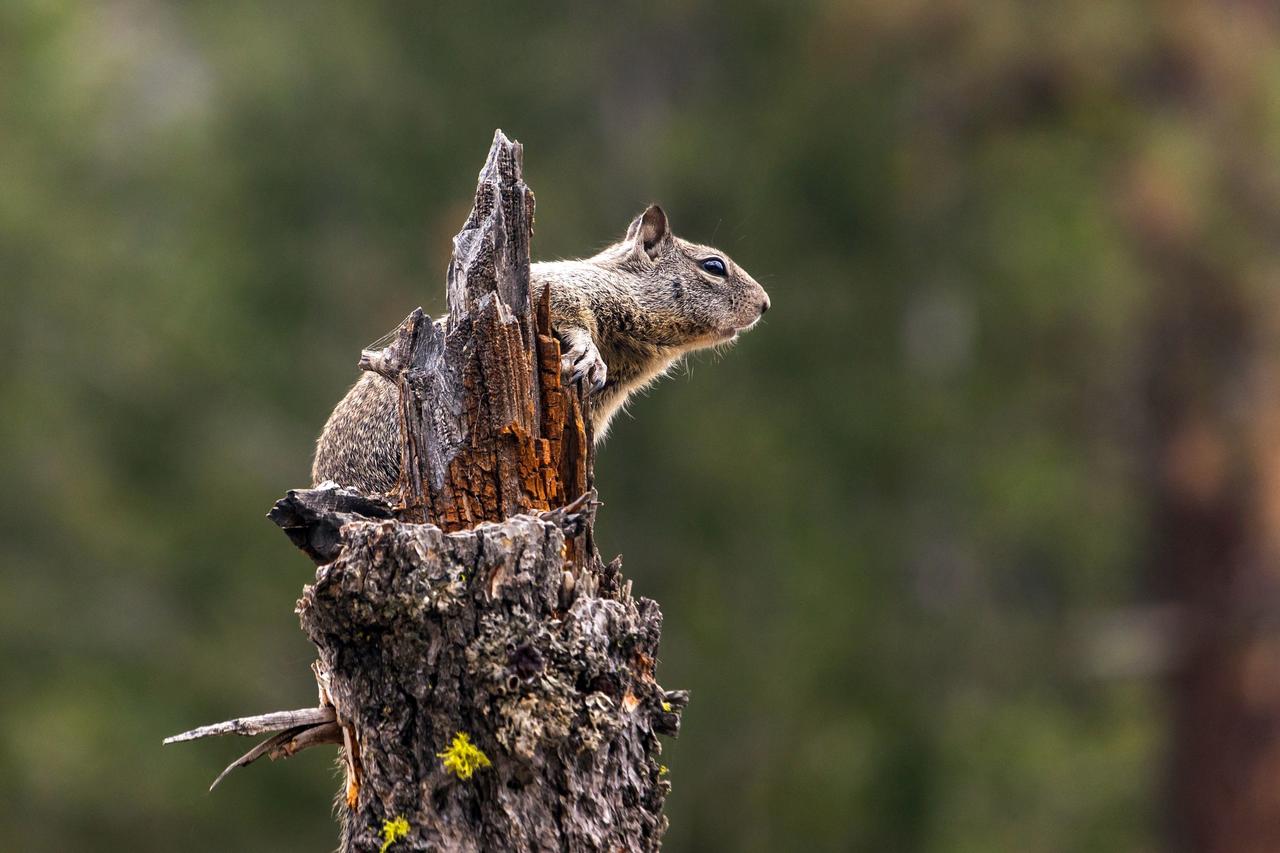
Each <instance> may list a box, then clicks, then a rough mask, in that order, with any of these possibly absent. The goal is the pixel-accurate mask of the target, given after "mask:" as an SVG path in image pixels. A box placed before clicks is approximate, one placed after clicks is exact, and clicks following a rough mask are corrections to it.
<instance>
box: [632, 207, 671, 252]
mask: <svg viewBox="0 0 1280 853" xmlns="http://www.w3.org/2000/svg"><path fill="white" fill-rule="evenodd" d="M626 239H627V241H628V242H631V243H634V244H635V252H636V254H637V255H643V256H645V257H647V258H648V259H649V260H654V259H656V258H657V257H658V256H659V255H661V254H662V253H663V251H665V250H666V248H667V245H668V244H669V243H670V242H671V225H670V223H669V222H668V221H667V214H666V213H665V212H664V211H663V209H662V208H661V207H659V206H658V205H656V204H651V205H649V206H648V207H647V208H646V209H645V212H644V213H642V214H640V215H639V216H637V217H636V218H635V221H634V222H632V223H631V227H630V228H628V229H627V238H626Z"/></svg>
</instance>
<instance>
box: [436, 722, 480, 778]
mask: <svg viewBox="0 0 1280 853" xmlns="http://www.w3.org/2000/svg"><path fill="white" fill-rule="evenodd" d="M436 758H440V759H443V760H442V761H441V763H442V764H443V765H444V769H445V770H448V771H451V772H453V773H456V774H458V778H459V779H461V780H462V781H464V782H465V781H466V780H468V779H470V778H471V774H473V773H475V772H476V771H477V770H479V769H480V768H481V767H489V766H490V764H491V762H490V761H489V756H487V755H485V754H484V753H483V752H481V751H480V748H479V747H477V746H476V745H475V744H473V743H472V742H471V738H469V737H467V735H466V732H458V733H457V734H456V735H454V736H453V743H452V744H450V745H449V748H448V749H446V750H445V751H444V752H437V753H436Z"/></svg>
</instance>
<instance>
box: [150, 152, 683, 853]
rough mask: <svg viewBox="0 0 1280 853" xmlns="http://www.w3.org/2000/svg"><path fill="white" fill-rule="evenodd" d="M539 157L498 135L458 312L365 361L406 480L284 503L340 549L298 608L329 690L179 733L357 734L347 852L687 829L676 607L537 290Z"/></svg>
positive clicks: (645, 841) (313, 548)
mask: <svg viewBox="0 0 1280 853" xmlns="http://www.w3.org/2000/svg"><path fill="white" fill-rule="evenodd" d="M521 169H522V149H521V146H520V145H519V144H518V143H515V142H512V141H510V140H508V139H507V138H506V136H504V135H503V134H502V132H501V131H498V132H497V133H496V134H495V136H494V141H493V146H492V148H491V149H490V151H489V157H488V161H487V162H486V163H485V166H484V169H483V170H482V171H481V172H480V180H479V185H478V187H477V190H476V201H475V207H474V209H473V210H472V212H471V215H470V216H469V217H468V219H467V222H466V225H465V226H464V227H463V230H462V231H461V232H460V233H459V234H458V236H457V237H456V238H455V240H454V253H453V259H452V261H451V262H450V265H449V273H448V282H447V288H448V304H449V312H450V313H449V316H448V318H447V319H445V320H442V321H439V322H432V321H431V320H430V318H428V317H427V316H426V315H425V314H423V313H422V311H421V309H419V310H417V311H415V312H413V313H412V314H410V315H409V317H407V318H406V319H405V321H404V322H403V323H402V324H401V326H400V328H399V329H398V330H397V332H396V334H395V336H394V339H393V341H392V343H391V344H390V346H388V347H387V348H386V349H383V350H380V351H373V352H365V353H364V354H363V355H362V357H361V360H360V364H361V367H362V368H364V369H367V370H373V371H376V372H377V373H379V374H381V375H382V376H384V377H386V378H387V379H389V380H391V381H393V382H395V383H396V385H397V386H398V388H399V391H400V414H401V439H402V458H401V463H402V464H401V475H400V480H399V482H398V484H397V486H396V489H395V490H394V491H393V493H392V494H391V495H387V496H380V495H362V494H358V493H355V492H351V491H349V490H346V489H341V488H338V487H337V486H336V485H334V484H332V483H327V484H322V485H321V486H320V487H318V488H314V489H307V490H298V491H291V492H289V493H288V495H287V496H286V497H285V498H284V499H282V500H280V501H279V502H277V504H276V506H275V508H274V509H273V510H272V512H271V513H270V517H271V518H272V520H273V521H275V522H276V523H277V524H279V525H280V526H281V527H282V528H283V529H284V530H285V532H286V534H288V536H289V537H290V539H291V540H292V541H293V542H294V543H295V544H297V545H298V546H299V547H300V548H301V549H302V550H303V551H305V552H306V553H307V554H308V555H309V556H311V557H312V559H313V560H315V561H316V563H317V564H319V568H318V569H317V571H316V579H315V583H313V584H311V585H309V586H307V587H306V588H305V589H304V590H303V594H302V598H301V600H299V602H298V605H297V613H298V615H299V617H300V619H301V623H302V627H303V630H304V631H305V632H306V634H307V636H308V637H310V639H311V640H312V642H314V643H315V645H316V648H317V649H318V651H319V660H318V662H317V664H316V666H315V670H316V675H317V678H318V680H319V683H320V692H321V703H320V704H321V708H320V709H316V710H315V711H306V712H292V713H290V714H275V715H264V716H263V717H259V718H252V719H249V720H237V721H231V722H230V723H227V724H220V726H214V727H207V728H206V729H202V730H196V731H195V732H191V733H187V734H186V735H180V736H178V739H189V738H191V737H199V736H203V735H205V734H213V733H221V732H224V731H237V732H240V733H244V731H246V730H250V729H251V730H252V731H253V732H254V733H261V732H263V731H271V730H281V731H280V733H279V734H277V735H276V736H274V737H273V738H271V739H270V740H268V741H266V742H264V743H263V744H261V745H259V747H257V748H255V750H254V751H251V752H250V753H249V754H248V755H246V756H244V758H242V759H241V760H240V761H239V762H237V764H235V765H233V766H232V767H233V768H234V767H235V766H239V765H240V764H243V763H248V762H249V761H252V760H254V759H255V758H257V757H258V756H259V755H262V754H266V755H270V756H271V757H273V758H274V757H280V756H286V755H289V754H291V753H292V752H293V751H295V750H296V749H300V748H304V747H306V746H311V745H314V744H315V743H318V742H334V741H339V740H340V741H341V742H342V743H343V749H344V759H345V761H346V764H347V771H348V785H347V790H346V795H345V797H344V798H343V799H342V803H341V804H340V805H339V809H340V810H342V811H343V812H344V814H343V828H342V850H344V851H353V853H354V852H355V851H359V852H360V853H365V851H375V853H379V852H380V853H386V851H396V850H506V849H518V850H575V851H576V850H656V849H657V848H658V847H659V845H660V842H661V838H662V833H663V831H664V829H665V827H666V818H665V817H663V815H662V806H663V801H664V799H665V797H666V794H667V792H668V790H669V784H668V783H667V782H666V781H665V780H664V779H663V778H662V776H663V774H664V773H665V768H663V767H662V766H661V765H660V764H659V762H658V756H659V754H660V752H661V744H660V742H659V740H658V735H660V734H666V735H675V734H677V733H678V730H679V725H680V712H681V711H682V710H683V708H684V706H685V704H686V702H687V694H685V693H683V692H668V691H664V690H663V689H662V688H661V687H659V686H658V684H657V682H656V681H655V680H654V670H655V666H656V660H657V650H658V641H659V635H660V631H661V625H662V615H661V613H660V612H659V609H658V606H657V604H656V603H654V602H653V601H650V600H648V599H645V598H633V597H632V595H631V584H630V583H629V582H626V581H624V580H623V578H622V576H621V573H620V571H619V563H620V561H619V560H614V561H613V562H612V563H610V564H609V565H604V564H603V562H602V561H601V559H600V556H599V554H598V552H597V551H596V548H595V544H594V539H593V535H592V527H593V524H594V520H595V511H596V506H597V503H596V500H595V491H594V489H593V477H592V461H593V459H592V440H591V435H590V420H589V418H587V417H584V414H583V412H584V405H589V402H587V403H584V399H583V396H582V389H581V388H567V387H564V386H563V385H562V381H561V372H560V346H559V342H558V341H557V340H556V338H555V336H554V334H553V333H552V330H551V328H550V322H549V316H548V302H547V297H546V294H545V293H541V294H540V293H531V291H530V277H529V244H530V240H531V238H532V233H533V230H532V222H533V203H534V200H533V194H532V193H531V192H530V191H529V188H528V187H527V186H526V185H525V184H524V181H523V178H522V174H521ZM299 715H302V716H301V717H300V716H299ZM307 715H310V716H307ZM268 718H270V720H271V721H276V720H277V719H278V720H282V721H283V722H280V723H276V724H274V727H273V726H272V724H270V723H268V722H264V721H266V720H268ZM299 719H305V720H307V722H303V723H300V724H295V723H298V720H299ZM286 724H290V725H292V727H291V728H284V726H285V725H286ZM171 740H172V739H171ZM228 769H229V770H230V769H232V768H228ZM215 784H216V783H215Z"/></svg>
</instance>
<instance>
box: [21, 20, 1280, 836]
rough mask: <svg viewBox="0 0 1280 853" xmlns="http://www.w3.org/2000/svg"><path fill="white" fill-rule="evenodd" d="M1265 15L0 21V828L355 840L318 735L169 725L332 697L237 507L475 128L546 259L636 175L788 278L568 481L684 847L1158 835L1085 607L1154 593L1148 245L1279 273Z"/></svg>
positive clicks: (707, 231)
mask: <svg viewBox="0 0 1280 853" xmlns="http://www.w3.org/2000/svg"><path fill="white" fill-rule="evenodd" d="M1271 15H1272V13H1271V12H1270V11H1268V10H1267V9H1266V7H1265V5H1264V4H1250V3H1223V4H1221V5H1220V6H1219V7H1218V9H1217V11H1216V12H1208V11H1204V10H1203V7H1202V6H1201V5H1200V4H1195V3H1141V2H1133V3H1095V2H1085V0H1069V2H1064V3H1059V4H1039V3H1019V2H1013V0H990V2H988V0H941V2H939V0H933V2H923V0H906V2H894V3H885V2H862V0H844V2H840V0H800V2H795V1H794V0H792V1H791V2H782V1H781V0H741V2H734V3H726V4H716V3H710V2H700V0H670V1H669V2H667V0H653V2H648V3H643V4H637V5H630V4H628V5H623V6H614V5H611V4H594V3H585V2H582V3H576V4H573V3H570V4H550V3H547V4H543V3H524V2H513V0H508V1H507V2H493V3H484V2H439V3H431V4H425V3H407V2H401V3H276V4H263V3H248V2H239V0H221V2H184V3H180V4H179V3H173V4H165V3H160V2H149V0H99V2H92V3H69V2H57V0H8V2H4V3H3V4H0V296H2V300H3V301H2V302H0V341H2V342H3V343H2V344H0V346H3V347H4V352H5V354H6V356H7V357H6V359H5V362H6V365H7V369H6V370H5V371H4V373H3V374H2V375H0V447H2V448H3V450H0V479H2V480H3V484H4V487H3V497H2V498H0V651H3V654H2V655H0V847H2V848H3V849H6V850H41V851H42V850H50V851H80V850H134V851H152V850H154V851H170V850H179V849H180V850H184V851H187V853H198V851H225V850H244V851H312V850H326V849H331V848H332V846H333V845H334V843H335V839H336V827H335V824H334V821H333V819H332V817H331V813H330V807H331V801H332V799H333V796H334V793H335V792H336V790H337V788H338V776H337V774H336V770H335V765H334V756H333V754H332V753H331V752H328V751H324V750H315V751H312V752H310V753H306V754H303V755H301V756H299V757H297V758H295V759H292V760H290V761H288V762H284V763H281V764H277V765H255V766H254V767H252V768H250V769H249V770H247V771H242V772H241V773H239V774H237V775H236V776H233V777H231V778H230V779H229V780H228V781H227V782H226V783H224V785H223V786H222V787H220V788H219V789H218V790H217V791H216V792H214V793H213V794H206V793H205V788H206V787H207V785H208V783H209V781H210V780H211V779H212V777H213V776H214V775H215V774H216V773H217V772H218V771H219V770H220V769H221V768H222V766H223V765H224V764H225V763H227V762H228V761H230V760H231V759H232V758H233V757H235V755H237V754H239V752H240V751H241V750H243V749H244V748H245V747H246V746H247V745H246V744H245V743H243V742H240V741H236V742H234V743H233V742H229V741H221V742H218V741H213V742H208V741H207V742H201V743H198V744H195V745H185V746H182V747H169V748H164V749H162V748H161V747H160V740H161V738H162V737H163V736H165V735H168V734H172V733H174V732H178V731H181V730H183V729H186V728H189V727H191V726H194V725H197V724H200V723H204V722H209V721H213V720H220V719H225V718H228V717H231V716H234V715H238V714H246V713H254V712H261V711H266V710H273V709H278V708H293V707H300V706H304V705H307V704H308V703H309V702H311V701H312V700H313V698H314V693H315V688H314V683H313V679H312V676H311V673H310V671H309V669H308V666H309V663H310V662H311V660H312V653H311V649H310V646H309V644H308V643H307V641H306V640H305V639H304V637H303V636H302V634H301V632H300V631H299V629H298V626H297V621H296V617H295V616H294V615H293V613H292V607H293V602H294V600H295V599H296V597H297V595H298V593H299V591H300V589H301V586H302V585H303V584H304V583H305V582H307V581H308V579H309V578H310V577H311V576H312V571H311V566H310V563H309V562H308V561H307V560H306V558H305V557H303V556H302V555H301V554H299V553H298V552H297V551H296V550H295V549H294V548H293V547H292V546H291V545H289V543H288V542H287V541H286V539H285V537H283V536H282V535H280V533H279V531H278V530H276V529H275V528H274V526H273V525H271V524H270V523H269V522H268V521H267V520H266V519H265V518H264V513H265V512H266V511H267V509H269V508H270V506H271V504H272V502H273V501H274V500H275V499H276V498H277V497H279V496H280V495H282V494H283V492H284V491H285V490H286V489H288V488H291V487H298V486H303V485H306V484H307V482H308V475H309V464H310V457H311V449H312V443H313V441H314V438H315V436H316V434H317V433H318V431H319V428H320V426H321V425H322V423H323V422H324V419H325V417H326V416H327V414H328V412H329V410H330V408H331V407H332V406H333V404H334V403H335V402H336V401H337V400H338V399H339V397H340V396H341V395H342V393H343V392H344V390H345V388H346V387H347V386H348V385H349V384H350V383H351V382H352V381H354V379H355V377H356V370H355V362H356V358H357V356H358V354H359V351H360V349H361V347H362V346H364V345H366V344H368V343H369V342H371V341H373V340H374V339H376V338H378V337H379V336H381V335H382V334H383V333H384V332H386V331H388V330H390V329H391V328H393V327H394V326H395V324H396V323H397V322H398V321H399V320H400V319H401V318H402V317H403V316H404V315H405V314H406V313H408V311H409V310H410V309H412V308H413V307H415V306H417V305H420V304H421V305H423V306H424V307H425V308H426V309H427V310H428V311H429V312H432V313H434V312H438V311H440V310H441V309H442V305H443V276H444V268H445V264H446V261H447V258H448V254H449V249H450V238H451V237H452V235H453V234H454V233H455V232H456V231H457V229H458V228H459V227H460V225H461V223H462V221H463V219H464V217H465V215H466V212H467V210H468V208H469V206H470V203H471V197H472V192H473V189H474V181H475V175H476V172H477V171H478V169H479V167H480V165H481V164H482V161H483V158H484V155H485V152H486V150H487V147H488V144H489V141H490V138H491V136H492V133H493V130H494V128H495V127H501V128H503V129H504V130H505V131H506V132H507V133H508V134H510V135H511V136H512V137H513V138H516V139H519V140H520V141H521V142H522V143H523V144H524V146H525V164H526V174H527V179H528V181H529V183H530V185H531V186H532V187H533V189H534V191H535V193H536V195H537V233H536V238H535V242H534V255H535V258H542V259H550V258H557V257H576V256H582V255H584V254H587V253H590V252H593V251H594V250H595V249H597V248H598V247H600V246H602V245H604V244H606V243H608V242H610V241H612V240H614V239H617V238H618V237H619V236H620V235H621V233H622V231H623V230H624V229H625V227H626V224H627V222H628V221H629V219H630V218H631V217H632V216H634V215H635V214H636V213H637V212H639V211H640V210H641V209H643V206H644V205H645V204H647V203H648V202H650V201H655V200H656V201H660V202H661V203H662V204H663V205H664V206H665V207H666V209H667V211H668V212H669V214H670V216H671V219H672V223H673V226H674V228H675V230H676V233H678V234H681V235H682V236H686V237H688V238H690V239H694V240H697V241H700V242H709V243H713V244H715V245H718V246H721V247H722V248H724V249H725V250H726V251H727V252H728V253H729V254H731V255H732V256H733V257H734V259H735V260H737V261H738V262H739V263H741V264H742V265H743V266H744V267H745V268H746V269H748V270H749V271H751V273H752V274H753V275H754V276H755V277H756V278H757V279H758V280H759V281H761V282H762V283H763V284H764V286H765V287H766V288H767V289H768V290H769V292H770V295H771V297H772V301H773V310H772V311H771V312H770V313H769V315H768V317H767V318H766V321H765V322H764V323H763V324H762V325H761V326H760V327H759V328H757V329H756V330H754V331H753V332H752V333H751V334H750V335H748V336H746V337H745V338H744V339H743V340H742V341H741V342H740V343H739V344H738V345H737V347H736V348H735V349H734V350H733V351H731V352H729V353H727V354H725V355H723V357H717V356H714V355H708V354H704V355H701V356H697V357H693V358H691V359H690V360H689V363H688V366H687V369H684V370H681V371H679V372H678V373H677V374H676V375H675V376H674V377H673V378H670V379H668V380H666V381H665V383H663V384H662V385H660V386H658V387H657V388H656V389H654V390H653V391H651V392H650V394H649V395H648V396H647V397H645V398H643V399H640V400H638V401H637V402H636V403H635V404H634V405H633V406H632V408H631V413H632V414H631V417H629V418H627V417H622V418H620V419H619V420H618V421H616V422H615V427H614V429H613V431H612V435H611V436H610V438H609V440H608V442H607V443H606V445H605V446H604V448H603V450H602V452H601V453H600V456H599V462H598V466H597V474H598V485H599V486H600V488H601V490H602V493H603V495H602V496H603V499H604V501H605V507H604V509H603V510H602V515H601V519H600V528H599V531H598V538H599V542H600V545H601V549H602V551H604V552H605V556H606V558H608V557H609V556H611V555H612V554H614V553H622V554H623V555H624V556H625V571H626V572H627V574H628V576H630V577H632V578H634V581H635V586H636V590H637V591H638V592H639V593H640V594H644V595H648V596H651V597H653V598H656V599H657V600H658V601H660V602H661V604H662V607H663V610H664V612H665V615H666V628H665V634H664V642H663V660H662V662H661V665H660V670H659V677H660V680H661V681H662V683H663V684H664V686H666V687H668V688H686V689H689V690H691V691H692V693H693V702H692V704H691V706H690V708H689V711H688V712H687V714H686V716H685V723H684V731H683V733H682V735H681V737H680V738H679V739H678V740H675V741H672V742H670V743H669V745H668V747H667V750H666V758H665V759H664V760H665V761H666V763H667V764H669V765H670V767H671V774H670V779H671V781H672V785H673V792H672V795H671V797H670V800H669V808H668V814H669V816H670V820H671V828H670V831H669V833H668V836H667V849H668V850H671V851H703V850H721V849H723V850H749V851H766V850H768V851H774V850H868V851H931V852H932V851H936V852H937V853H985V851H1032V852H1033V853H1034V851H1074V850H1128V851H1148V850H1154V849H1157V848H1159V847H1161V846H1162V837H1163V836H1162V826H1163V822H1164V817H1163V812H1164V808H1163V806H1162V804H1161V803H1162V799H1161V798H1162V796H1163V792H1164V787H1165V782H1164V778H1165V771H1166V764H1167V762H1166V756H1167V752H1168V742H1169V731H1168V725H1167V722H1166V720H1167V717H1168V714H1167V712H1166V708H1165V704H1164V701H1163V698H1162V697H1163V694H1162V692H1161V690H1160V684H1159V682H1158V681H1157V680H1156V679H1155V678H1153V677H1152V676H1151V675H1150V674H1149V673H1145V672H1142V671H1139V672H1138V673H1137V674H1136V675H1134V674H1131V673H1129V674H1126V677H1115V673H1114V672H1111V673H1110V675H1109V676H1108V677H1103V675H1106V674H1107V672H1106V671H1107V670H1108V668H1107V667H1106V666H1105V665H1102V664H1099V662H1098V661H1096V660H1092V659H1091V658H1090V656H1089V655H1088V654H1081V653H1079V650H1080V647H1081V644H1080V642H1079V638H1080V635H1081V633H1082V631H1081V625H1082V624H1083V625H1086V626H1087V625H1089V624H1091V623H1090V621H1089V620H1090V619H1091V618H1092V616H1091V614H1107V613H1111V612H1119V611H1116V608H1123V607H1127V606H1129V605H1132V604H1135V603H1138V602H1142V601H1145V600H1148V599H1149V598H1150V593H1151V586H1152V584H1151V582H1150V580H1151V579H1150V565H1149V560H1148V559H1147V557H1146V556H1145V555H1146V553H1147V548H1148V545H1149V539H1150V535H1151V534H1150V525H1149V523H1148V519H1149V501H1148V499H1147V496H1146V492H1145V488H1146V487H1145V485H1144V483H1145V480H1144V475H1143V466H1144V461H1143V441H1144V435H1145V433H1144V429H1145V427H1144V415H1143V411H1144V408H1143V407H1144V403H1143V393H1142V387H1143V382H1144V379H1143V371H1144V369H1145V368H1144V365H1145V364H1146V363H1147V362H1146V360H1147V359H1149V357H1150V353H1149V351H1148V348H1147V347H1146V344H1145V340H1146V338H1145V335H1144V333H1143V331H1142V330H1143V327H1144V318H1145V317H1146V316H1147V315H1148V314H1149V312H1150V311H1151V309H1152V306H1153V305H1157V304H1159V303H1160V302H1161V300H1162V299H1163V298H1164V296H1163V291H1162V284H1163V282H1162V280H1161V277H1160V274H1159V271H1158V268H1157V267H1156V266H1155V265H1153V264H1152V263H1151V262H1150V259H1149V257H1147V256H1146V255H1144V253H1143V251H1142V249H1141V247H1142V246H1143V245H1148V244H1150V243H1151V242H1152V241H1153V240H1154V241H1156V242H1158V238H1159V237H1160V235H1164V234H1166V233H1171V234H1174V235H1175V236H1176V237H1177V238H1178V239H1180V240H1183V241H1184V242H1190V243H1191V244H1192V245H1197V246H1205V247H1209V248H1206V250H1205V251H1206V252H1209V253H1210V254H1212V255H1213V257H1214V258H1215V260H1216V261H1218V262H1220V265H1221V266H1222V267H1223V268H1225V269H1228V270H1231V271H1234V273H1238V274H1239V276H1240V277H1241V278H1242V279H1247V280H1252V278H1259V277H1265V275H1264V274H1265V273H1267V272H1268V271H1274V269H1275V268H1276V265H1275V251H1274V248H1271V247H1270V244H1269V243H1268V239H1274V236H1275V230H1274V228H1273V227H1272V229H1271V230H1267V229H1255V228H1254V227H1253V225H1252V224H1251V222H1253V221H1254V220H1252V219H1251V218H1250V216H1251V213H1250V212H1251V211H1253V210H1255V209H1257V207H1258V206H1259V205H1260V206H1262V207H1264V208H1266V209H1267V210H1270V211H1272V212H1274V210H1276V209H1277V208H1275V207H1274V206H1272V207H1267V206H1268V205H1274V199H1275V197H1276V184H1275V182H1274V177H1275V176H1274V173H1273V172H1272V171H1271V169H1270V167H1269V164H1270V162H1271V161H1272V160H1274V159H1275V158H1276V157H1277V156H1280V42H1277V41H1276V40H1275V39H1274V28H1273V25H1274V21H1273V20H1272V18H1271ZM1223 175H1229V176H1230V177H1231V180H1232V182H1231V183H1228V182H1227V181H1226V180H1225V179H1224V178H1223ZM1223 187H1228V189H1224V188H1223ZM1231 187H1243V188H1252V190H1253V195H1248V194H1246V195H1245V201H1238V199H1237V197H1238V196H1239V193H1236V194H1232V191H1230V188H1231ZM1249 204H1254V207H1250V206H1249ZM1273 224H1274V223H1273ZM1152 234H1155V235H1156V236H1155V237H1152V236H1151V235H1152ZM1144 241H1146V242H1145V243H1144ZM1085 633H1088V631H1087V629H1086V630H1085ZM1121 669H1123V667H1121ZM1139 669H1140V670H1141V667H1139ZM1100 671H1102V674H1100Z"/></svg>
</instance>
